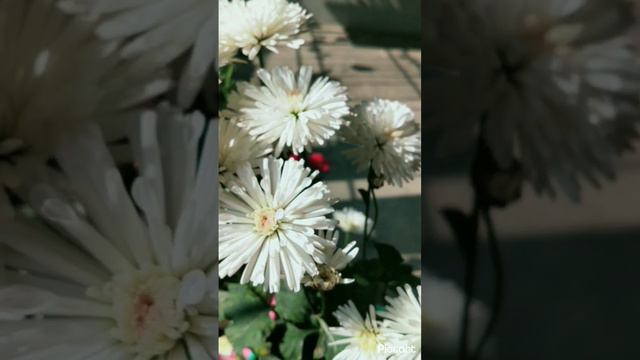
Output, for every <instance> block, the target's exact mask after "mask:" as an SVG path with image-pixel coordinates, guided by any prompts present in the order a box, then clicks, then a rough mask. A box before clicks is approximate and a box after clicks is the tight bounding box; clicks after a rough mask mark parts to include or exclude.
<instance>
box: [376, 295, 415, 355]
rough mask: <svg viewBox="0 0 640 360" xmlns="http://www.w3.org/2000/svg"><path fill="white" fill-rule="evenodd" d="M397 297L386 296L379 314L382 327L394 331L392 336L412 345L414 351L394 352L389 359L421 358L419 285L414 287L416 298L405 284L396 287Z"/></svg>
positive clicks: (400, 341) (402, 342)
mask: <svg viewBox="0 0 640 360" xmlns="http://www.w3.org/2000/svg"><path fill="white" fill-rule="evenodd" d="M396 289H397V291H398V297H396V298H390V297H386V298H385V299H386V300H387V303H388V305H387V307H386V308H385V310H384V311H383V312H382V313H381V314H380V316H381V317H382V318H384V319H385V320H384V321H383V323H382V324H383V327H385V328H386V329H388V330H389V331H390V332H392V333H394V336H392V337H393V338H395V340H397V341H398V342H399V343H401V344H406V345H413V346H414V347H415V352H411V353H409V352H407V353H405V354H395V355H393V356H392V357H391V359H403V360H409V359H422V351H421V349H422V344H421V343H422V338H421V336H420V335H421V326H420V323H421V320H420V319H421V317H422V308H421V303H422V293H421V287H420V286H418V287H417V288H416V292H417V293H418V297H417V298H416V296H415V294H414V292H413V289H412V288H411V286H409V285H405V286H404V289H402V288H401V287H397V288H396Z"/></svg>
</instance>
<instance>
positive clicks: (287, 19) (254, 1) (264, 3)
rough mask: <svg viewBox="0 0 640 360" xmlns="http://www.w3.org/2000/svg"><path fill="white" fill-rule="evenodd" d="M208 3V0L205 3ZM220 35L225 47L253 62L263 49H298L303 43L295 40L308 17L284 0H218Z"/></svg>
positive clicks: (297, 7)
mask: <svg viewBox="0 0 640 360" xmlns="http://www.w3.org/2000/svg"><path fill="white" fill-rule="evenodd" d="M208 1H212V0H208ZM219 6H220V33H221V34H224V39H226V40H225V41H226V42H227V46H226V47H227V48H228V47H235V48H238V49H241V50H242V53H243V54H244V55H246V56H247V57H248V58H249V59H250V60H253V59H254V58H255V57H256V56H257V55H258V53H259V52H260V50H261V49H262V48H263V47H265V48H267V49H269V50H271V51H273V52H276V53H277V52H278V50H277V47H278V46H287V47H289V48H292V49H298V48H299V47H300V46H301V45H302V44H304V40H302V39H298V38H295V35H297V34H298V33H299V32H300V29H301V27H302V25H304V23H305V22H306V21H307V20H308V19H309V18H310V17H311V15H310V14H307V11H306V10H304V9H303V8H302V7H301V6H300V5H299V4H297V3H289V2H288V1H287V0H249V1H245V0H229V1H227V0H219Z"/></svg>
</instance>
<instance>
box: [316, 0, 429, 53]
mask: <svg viewBox="0 0 640 360" xmlns="http://www.w3.org/2000/svg"><path fill="white" fill-rule="evenodd" d="M420 5H421V4H420V0H355V1H350V0H329V1H326V6H327V8H328V9H329V11H330V12H331V14H332V15H333V17H334V18H335V19H336V20H337V21H338V22H339V23H340V24H342V25H343V26H344V28H345V30H346V31H347V33H348V34H349V39H350V40H351V41H352V42H353V43H354V44H358V45H370V46H379V47H395V48H398V47H401V48H402V47H404V48H420V46H421V36H420V29H421V18H420Z"/></svg>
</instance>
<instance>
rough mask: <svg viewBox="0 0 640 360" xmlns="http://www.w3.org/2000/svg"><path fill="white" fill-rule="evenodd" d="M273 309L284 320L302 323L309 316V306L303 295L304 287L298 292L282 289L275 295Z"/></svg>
mask: <svg viewBox="0 0 640 360" xmlns="http://www.w3.org/2000/svg"><path fill="white" fill-rule="evenodd" d="M275 310H276V313H277V314H278V315H279V316H280V317H281V318H283V319H284V320H286V321H289V322H293V323H303V322H305V321H306V320H307V319H308V317H309V314H310V312H311V306H310V304H309V302H308V301H307V298H306V297H305V295H304V289H303V290H301V291H298V292H292V291H290V290H288V289H286V290H285V289H283V290H280V292H279V293H278V294H277V295H276V308H275Z"/></svg>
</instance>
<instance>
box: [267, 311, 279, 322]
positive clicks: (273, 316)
mask: <svg viewBox="0 0 640 360" xmlns="http://www.w3.org/2000/svg"><path fill="white" fill-rule="evenodd" d="M267 315H268V316H269V319H271V321H276V319H277V318H278V315H277V314H276V312H275V311H273V310H269V312H268V313H267Z"/></svg>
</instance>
